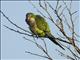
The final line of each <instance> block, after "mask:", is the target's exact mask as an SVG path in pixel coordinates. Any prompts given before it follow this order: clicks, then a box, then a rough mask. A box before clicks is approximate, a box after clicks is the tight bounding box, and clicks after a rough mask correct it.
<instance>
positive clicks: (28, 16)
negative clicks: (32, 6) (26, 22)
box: [26, 13, 34, 19]
mask: <svg viewBox="0 0 80 60" xmlns="http://www.w3.org/2000/svg"><path fill="white" fill-rule="evenodd" d="M32 16H34V14H33V13H27V14H26V18H27V19H29V18H30V17H32Z"/></svg>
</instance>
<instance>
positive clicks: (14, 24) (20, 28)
mask: <svg viewBox="0 0 80 60" xmlns="http://www.w3.org/2000/svg"><path fill="white" fill-rule="evenodd" d="M0 13H2V15H3V16H4V17H5V18H6V19H7V20H8V21H9V22H10V23H11V24H12V25H14V26H15V27H17V28H19V29H21V30H23V31H25V32H28V33H30V34H31V32H29V31H27V30H25V29H23V28H21V27H19V26H18V25H16V24H15V23H13V22H12V21H11V20H10V19H9V18H8V17H7V16H6V15H5V14H4V13H3V12H2V11H1V10H0Z"/></svg>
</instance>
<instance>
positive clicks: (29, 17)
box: [26, 12, 35, 25]
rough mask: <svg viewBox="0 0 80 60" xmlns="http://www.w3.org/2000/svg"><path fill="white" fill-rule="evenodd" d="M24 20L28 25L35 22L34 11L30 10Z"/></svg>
mask: <svg viewBox="0 0 80 60" xmlns="http://www.w3.org/2000/svg"><path fill="white" fill-rule="evenodd" d="M26 22H27V24H29V25H32V24H33V23H34V22H35V15H34V13H31V12H30V13H27V14H26Z"/></svg>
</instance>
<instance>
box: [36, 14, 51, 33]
mask: <svg viewBox="0 0 80 60" xmlns="http://www.w3.org/2000/svg"><path fill="white" fill-rule="evenodd" d="M35 20H36V24H37V27H38V28H39V29H40V30H42V31H44V32H50V29H49V26H48V24H47V22H46V21H45V19H44V18H43V17H41V16H40V15H36V17H35Z"/></svg>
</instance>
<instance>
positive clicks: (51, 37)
mask: <svg viewBox="0 0 80 60" xmlns="http://www.w3.org/2000/svg"><path fill="white" fill-rule="evenodd" d="M47 37H48V38H49V39H50V40H51V41H52V42H53V43H55V44H56V45H58V46H59V47H61V48H62V49H63V50H65V49H64V48H63V47H62V46H61V45H60V44H59V43H58V42H57V41H56V40H55V37H54V36H52V35H49V36H47Z"/></svg>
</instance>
